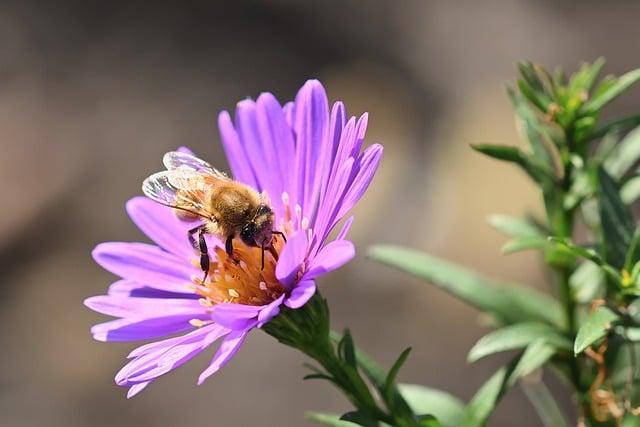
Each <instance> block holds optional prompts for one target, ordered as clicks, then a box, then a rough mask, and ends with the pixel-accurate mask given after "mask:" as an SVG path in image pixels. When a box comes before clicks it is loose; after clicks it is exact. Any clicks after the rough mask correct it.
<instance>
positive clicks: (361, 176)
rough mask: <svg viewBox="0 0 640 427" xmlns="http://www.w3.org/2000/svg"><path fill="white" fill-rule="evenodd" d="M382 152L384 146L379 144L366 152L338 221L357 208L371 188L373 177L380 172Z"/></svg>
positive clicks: (344, 201) (345, 198)
mask: <svg viewBox="0 0 640 427" xmlns="http://www.w3.org/2000/svg"><path fill="white" fill-rule="evenodd" d="M382 151H383V149H382V146H381V145H379V144H373V145H371V146H370V147H368V148H367V149H366V150H365V151H364V153H363V155H362V159H361V161H360V166H359V171H358V174H357V175H356V177H355V178H354V179H353V182H352V183H351V186H350V188H349V191H348V192H347V194H346V196H345V197H344V200H343V202H342V206H341V208H340V211H339V213H338V215H337V220H338V221H339V220H340V218H342V216H343V215H344V214H346V213H347V212H348V211H349V210H350V209H351V208H352V207H353V206H355V204H356V203H357V202H358V201H359V200H360V198H361V197H362V196H363V195H364V193H365V192H366V191H367V188H369V184H371V181H372V180H373V177H374V176H375V174H376V171H377V170H378V166H379V165H380V159H381V158H382Z"/></svg>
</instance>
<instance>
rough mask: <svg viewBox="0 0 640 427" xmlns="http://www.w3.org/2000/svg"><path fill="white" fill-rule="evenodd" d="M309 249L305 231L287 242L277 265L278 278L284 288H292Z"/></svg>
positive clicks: (299, 232) (294, 235) (296, 234)
mask: <svg viewBox="0 0 640 427" xmlns="http://www.w3.org/2000/svg"><path fill="white" fill-rule="evenodd" d="M307 249H308V241H307V233H305V232H304V231H298V232H296V233H294V234H293V236H291V237H290V238H289V240H288V241H287V244H286V245H285V246H284V249H283V250H282V253H281V254H280V258H279V259H278V265H276V278H277V279H278V281H279V282H280V283H282V284H283V285H284V286H287V287H290V286H291V285H292V284H293V282H294V280H295V278H296V274H297V273H298V271H300V266H301V265H302V263H303V262H304V260H305V257H306V255H307Z"/></svg>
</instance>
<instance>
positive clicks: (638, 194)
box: [620, 175, 640, 205]
mask: <svg viewBox="0 0 640 427" xmlns="http://www.w3.org/2000/svg"><path fill="white" fill-rule="evenodd" d="M620 198H621V199H622V201H623V202H624V203H625V204H627V205H631V204H633V203H634V202H635V201H636V200H638V199H639V198H640V175H637V176H634V177H633V178H631V179H629V180H628V181H627V182H625V183H624V185H623V186H622V188H621V189H620Z"/></svg>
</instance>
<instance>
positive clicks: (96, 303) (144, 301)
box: [84, 295, 204, 318]
mask: <svg viewBox="0 0 640 427" xmlns="http://www.w3.org/2000/svg"><path fill="white" fill-rule="evenodd" d="M84 305H86V306H87V307H89V308H90V309H91V310H93V311H97V312H98V313H102V314H106V315H107V316H114V317H138V318H140V317H155V316H157V315H158V313H162V315H163V316H164V315H166V316H172V315H176V314H185V313H200V312H202V311H203V310H204V308H203V307H202V305H200V303H199V302H198V301H197V300H194V299H168V298H163V299H154V298H133V297H122V296H113V295H99V296H95V297H91V298H87V299H86V300H84Z"/></svg>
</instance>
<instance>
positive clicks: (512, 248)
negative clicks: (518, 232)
mask: <svg viewBox="0 0 640 427" xmlns="http://www.w3.org/2000/svg"><path fill="white" fill-rule="evenodd" d="M548 244H549V242H548V240H547V238H546V237H539V236H525V237H518V238H515V239H513V240H509V241H508V242H507V243H505V244H504V245H503V246H502V248H501V249H500V250H501V251H502V253H503V254H512V253H516V252H521V251H526V250H529V249H543V248H545V247H547V245H548Z"/></svg>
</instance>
